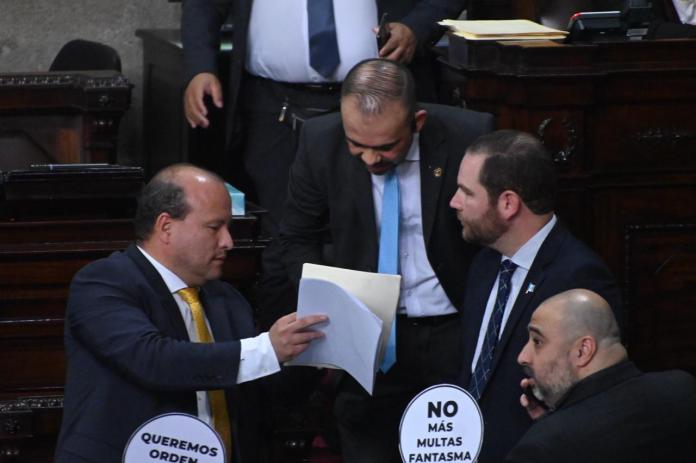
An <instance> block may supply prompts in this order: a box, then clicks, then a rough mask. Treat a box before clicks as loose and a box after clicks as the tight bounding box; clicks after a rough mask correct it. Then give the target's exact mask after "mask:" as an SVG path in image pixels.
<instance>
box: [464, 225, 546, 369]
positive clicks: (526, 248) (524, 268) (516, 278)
mask: <svg viewBox="0 0 696 463" xmlns="http://www.w3.org/2000/svg"><path fill="white" fill-rule="evenodd" d="M554 225H556V216H555V215H553V216H551V220H549V221H548V223H547V224H546V225H544V226H543V227H541V229H540V230H539V231H538V232H536V233H535V234H534V236H532V237H531V238H530V239H529V241H527V242H526V243H524V245H523V246H522V247H521V248H519V249H518V250H517V252H516V253H515V255H513V256H512V257H508V256H501V258H500V262H502V261H503V260H505V259H510V260H511V261H512V262H514V263H515V264H517V268H516V269H515V272H514V273H513V274H512V278H511V280H510V281H511V284H512V286H511V287H510V295H509V296H508V300H507V303H506V304H505V312H503V321H502V322H501V324H500V331H499V332H498V339H500V337H501V336H502V335H503V331H504V330H505V324H506V323H507V321H508V318H510V312H511V311H512V308H513V307H514V306H515V301H516V300H517V296H518V295H519V293H520V289H522V284H523V283H524V280H525V279H526V278H527V274H528V273H529V269H530V268H532V264H533V263H534V259H535V258H536V255H537V253H538V252H539V248H541V245H542V244H543V243H544V241H545V240H546V237H547V236H549V233H551V229H552V228H553V226H554ZM499 280H500V274H499V275H498V277H496V280H495V284H493V288H492V289H491V294H490V295H489V296H488V302H487V303H486V311H485V312H484V314H483V319H482V320H481V328H480V330H479V336H478V343H477V344H476V352H475V353H474V359H473V361H472V362H471V371H472V372H473V371H474V370H475V369H476V362H477V361H478V358H479V355H481V346H482V345H483V339H484V338H485V337H486V331H487V329H488V322H489V321H490V319H491V315H492V314H493V306H494V305H495V299H496V297H497V295H498V283H499Z"/></svg>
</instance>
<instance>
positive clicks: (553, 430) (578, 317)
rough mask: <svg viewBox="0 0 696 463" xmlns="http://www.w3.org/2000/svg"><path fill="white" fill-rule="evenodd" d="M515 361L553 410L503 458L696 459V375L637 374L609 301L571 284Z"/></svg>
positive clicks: (540, 314) (533, 409)
mask: <svg viewBox="0 0 696 463" xmlns="http://www.w3.org/2000/svg"><path fill="white" fill-rule="evenodd" d="M528 331H529V341H528V342H527V344H526V345H525V346H524V349H523V350H522V352H520V355H519V358H518V361H519V364H520V365H522V367H523V368H524V371H525V374H526V375H527V376H528V378H526V379H525V381H524V382H523V383H522V385H523V386H525V387H526V386H531V388H532V389H533V391H534V394H535V396H537V397H538V399H535V400H531V401H530V400H529V399H528V398H527V397H526V396H523V397H522V398H521V401H522V404H523V405H524V406H526V407H527V408H528V410H529V412H530V415H531V416H534V417H538V416H539V413H540V412H539V407H538V405H537V401H536V400H543V401H544V402H545V403H546V404H547V405H548V406H549V407H550V409H551V411H549V412H546V413H545V415H544V416H543V418H538V421H537V422H536V423H535V424H534V425H533V426H532V427H531V428H530V429H529V431H527V433H526V434H525V435H524V437H523V438H522V440H521V441H520V442H519V443H518V444H517V445H516V446H515V448H514V449H513V450H512V452H510V454H509V455H508V458H507V460H506V461H507V462H508V463H557V462H565V463H576V462H577V463H586V462H589V461H593V462H612V463H635V462H637V461H646V462H647V461H664V462H670V463H687V462H692V461H694V458H696V439H694V436H696V379H694V377H693V376H691V375H689V374H688V373H686V372H684V371H678V370H674V371H667V372H662V373H642V372H641V371H640V370H638V368H636V366H635V365H634V364H633V363H632V362H630V361H629V360H628V357H627V354H626V349H625V348H624V347H623V345H622V344H621V339H620V334H619V327H618V324H617V323H616V320H615V319H614V316H613V314H612V311H611V308H610V307H609V304H608V303H607V301H606V300H604V299H603V298H602V297H601V296H599V295H598V294H596V293H594V292H592V291H588V290H584V289H574V290H571V291H567V292H564V293H561V294H558V295H556V296H554V297H552V298H550V299H548V300H547V301H546V302H544V303H543V304H542V305H541V306H539V308H538V309H537V310H536V311H535V312H534V314H533V315H532V318H531V321H530V322H529V326H528Z"/></svg>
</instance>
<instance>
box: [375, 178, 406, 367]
mask: <svg viewBox="0 0 696 463" xmlns="http://www.w3.org/2000/svg"><path fill="white" fill-rule="evenodd" d="M400 207H401V206H400V203H399V175H398V174H397V173H396V167H395V168H393V169H392V170H390V171H389V172H388V173H387V174H386V175H385V176H384V192H383V194H382V220H381V226H380V231H379V262H378V266H377V271H378V272H379V273H391V274H394V275H397V274H398V273H399V209H400ZM395 362H396V317H394V322H393V323H392V327H391V332H390V333H389V340H388V341H387V347H386V349H385V350H384V357H383V358H382V364H381V365H380V367H379V368H380V370H382V372H384V373H386V372H387V371H389V369H390V368H391V367H392V365H394V363H395Z"/></svg>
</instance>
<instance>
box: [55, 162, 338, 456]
mask: <svg viewBox="0 0 696 463" xmlns="http://www.w3.org/2000/svg"><path fill="white" fill-rule="evenodd" d="M230 220H231V207H230V199H229V195H228V193H227V190H226V189H225V186H224V184H223V182H222V181H221V180H220V179H219V178H218V177H217V176H216V175H215V174H213V173H211V172H208V171H205V170H202V169H199V168H196V167H193V166H190V165H174V166H171V167H168V168H166V169H164V170H163V171H161V172H160V173H159V174H157V175H156V176H155V177H154V178H153V179H152V181H150V183H148V184H147V185H146V186H145V188H144V189H143V191H142V193H141V195H140V198H139V200H138V209H137V213H136V217H135V220H134V225H135V235H136V243H134V244H132V245H131V246H129V247H128V248H127V249H126V250H125V251H123V252H116V253H114V254H112V255H111V256H109V257H108V258H106V259H101V260H98V261H96V262H93V263H91V264H89V265H87V266H86V267H84V268H83V269H82V270H80V271H79V272H78V273H77V275H76V276H75V278H74V279H73V282H72V284H71V287H70V297H69V300H68V307H67V312H66V322H65V349H66V355H67V360H68V371H67V379H66V387H65V402H64V415H63V424H62V428H61V433H60V437H59V441H58V446H57V451H56V462H60V463H64V462H100V463H108V462H120V461H121V457H122V453H123V450H124V447H125V445H126V442H127V440H128V438H129V436H130V435H131V434H132V433H133V431H135V429H136V428H137V427H138V426H139V425H141V424H142V423H144V422H145V421H147V420H148V419H150V418H152V417H154V416H157V415H159V414H162V413H168V412H185V413H190V414H192V415H196V416H198V417H199V418H201V419H202V420H204V421H206V422H208V423H209V424H211V425H212V426H213V427H214V428H215V429H216V430H217V432H218V433H219V434H220V436H221V438H222V439H223V441H224V444H225V447H226V449H227V455H228V461H233V462H235V463H240V462H241V463H246V462H256V461H258V455H257V453H256V452H257V448H256V447H257V445H256V442H257V440H258V436H257V434H258V426H257V425H258V415H259V414H258V412H257V410H256V409H255V408H254V404H255V400H254V397H253V395H254V393H255V391H256V389H257V388H254V387H253V385H252V386H251V387H249V383H248V381H251V380H254V379H257V378H260V377H262V376H266V375H270V374H272V373H275V372H277V371H278V370H279V369H280V367H279V362H283V361H285V360H288V359H290V358H293V357H294V356H296V355H297V354H299V353H300V352H302V351H303V350H305V349H306V348H307V346H308V345H309V343H310V342H311V341H312V340H313V339H316V338H318V337H320V336H321V335H322V334H321V332H318V331H313V330H310V329H308V328H309V327H311V326H312V325H314V324H316V323H318V322H322V321H325V320H326V317H323V316H315V317H307V318H304V319H301V320H299V319H297V318H296V316H295V314H294V313H293V314H290V315H287V316H285V317H283V318H281V319H279V320H278V321H277V322H276V323H275V324H274V325H273V326H272V327H271V329H270V330H269V332H267V333H262V334H261V335H258V336H255V330H254V325H253V320H252V314H251V308H250V307H249V304H248V303H247V302H246V301H245V300H244V298H243V297H242V296H241V295H240V294H239V293H238V292H237V291H236V290H235V289H233V288H232V287H231V286H230V285H228V284H226V283H223V282H220V281H218V280H217V279H218V278H219V277H220V275H221V274H222V265H223V263H224V260H225V254H226V252H227V251H228V250H229V249H231V248H232V246H233V242H232V237H231V236H230V233H229V231H228V225H229V222H230Z"/></svg>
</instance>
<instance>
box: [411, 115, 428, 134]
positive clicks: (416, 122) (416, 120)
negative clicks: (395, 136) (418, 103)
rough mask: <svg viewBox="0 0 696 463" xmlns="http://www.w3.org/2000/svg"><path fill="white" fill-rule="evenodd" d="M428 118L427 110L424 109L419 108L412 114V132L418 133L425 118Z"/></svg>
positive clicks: (423, 124)
mask: <svg viewBox="0 0 696 463" xmlns="http://www.w3.org/2000/svg"><path fill="white" fill-rule="evenodd" d="M427 118H428V112H427V111H426V110H425V109H419V110H418V111H416V114H414V115H413V132H415V133H418V132H420V131H421V130H423V127H424V126H425V120H426V119H427Z"/></svg>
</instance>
